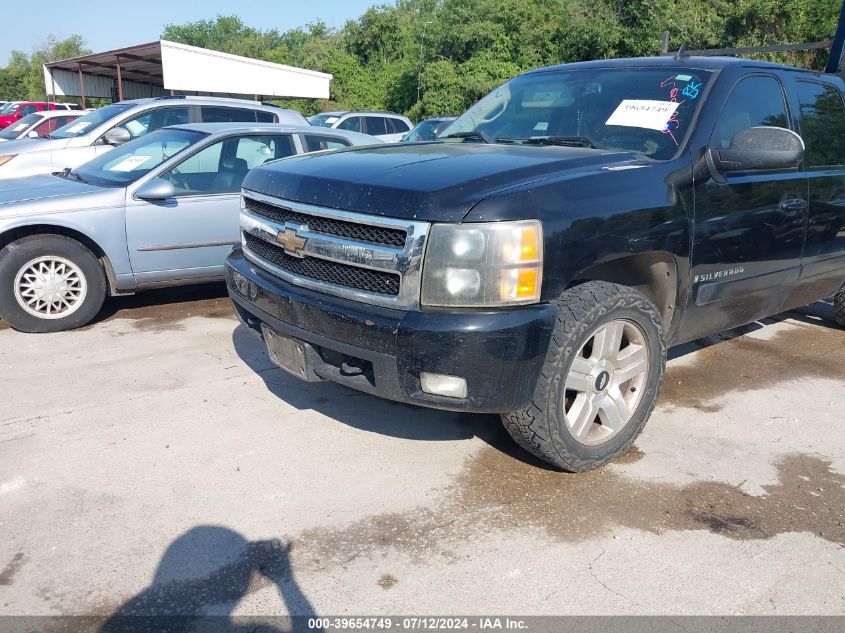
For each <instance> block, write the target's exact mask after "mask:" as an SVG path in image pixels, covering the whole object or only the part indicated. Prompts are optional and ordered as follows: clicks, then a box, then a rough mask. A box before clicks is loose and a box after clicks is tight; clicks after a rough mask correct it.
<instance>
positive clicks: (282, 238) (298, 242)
mask: <svg viewBox="0 0 845 633" xmlns="http://www.w3.org/2000/svg"><path fill="white" fill-rule="evenodd" d="M305 230H308V227H306V226H303V225H301V224H297V225H293V226H289V225H285V230H284V231H279V234H278V235H276V241H277V242H278V243H279V244H281V245H282V248H284V249H285V253H287V254H288V255H293V256H294V257H302V249H303V248H305V244H307V243H308V238H307V237H302V236H301V235H299V231H305Z"/></svg>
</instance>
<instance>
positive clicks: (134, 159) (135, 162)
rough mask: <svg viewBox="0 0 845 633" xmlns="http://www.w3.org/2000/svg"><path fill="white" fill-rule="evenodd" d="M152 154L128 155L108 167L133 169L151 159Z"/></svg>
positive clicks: (121, 169)
mask: <svg viewBox="0 0 845 633" xmlns="http://www.w3.org/2000/svg"><path fill="white" fill-rule="evenodd" d="M151 158H152V156H127V157H126V158H124V159H123V160H122V161H120V162H119V163H116V164H114V165H112V166H111V167H108V170H109V171H133V170H135V169H138V167H140V166H141V165H143V164H144V163H146V162H147V161H148V160H150V159H151Z"/></svg>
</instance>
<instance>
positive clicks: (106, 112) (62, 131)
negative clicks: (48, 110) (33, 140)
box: [50, 103, 135, 138]
mask: <svg viewBox="0 0 845 633" xmlns="http://www.w3.org/2000/svg"><path fill="white" fill-rule="evenodd" d="M134 106H135V104H134V103H113V104H111V105H107V106H103V107H102V108H99V109H97V110H92V111H91V112H89V113H88V114H86V115H85V116H81V117H79V118H78V119H76V120H75V121H71V122H70V123H68V124H67V125H65V126H64V127H60V128H59V129H58V130H56V131H55V132H53V133H52V134H51V135H50V138H75V137H77V136H82V135H83V134H85V133H87V132H90V131H91V130H93V129H94V128H95V127H97V126H98V125H100V124H101V123H104V122H106V121H108V120H109V119H111V118H114V117H116V116H117V115H118V114H120V113H121V112H125V111H126V110H128V109H129V108H132V107H134Z"/></svg>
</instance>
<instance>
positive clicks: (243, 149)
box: [0, 123, 381, 332]
mask: <svg viewBox="0 0 845 633" xmlns="http://www.w3.org/2000/svg"><path fill="white" fill-rule="evenodd" d="M380 142H381V141H379V139H377V138H375V137H372V136H367V135H365V134H358V133H355V132H345V131H342V130H328V129H323V128H314V127H305V126H302V127H299V126H283V125H278V124H258V125H256V124H251V125H249V126H247V125H242V126H238V125H237V124H232V123H198V124H190V125H180V126H173V127H169V128H163V129H161V130H157V131H155V132H151V133H150V134H148V135H146V136H143V137H141V138H138V139H136V140H134V141H130V142H129V143H126V144H125V145H121V146H119V147H118V148H116V149H114V150H112V151H111V152H108V153H107V154H103V155H102V156H99V157H97V158H95V159H94V160H92V161H90V162H88V163H85V164H83V165H81V166H80V167H77V168H75V169H73V170H64V171H62V172H57V173H54V174H47V175H40V176H30V177H28V178H19V179H12V180H6V181H2V182H0V318H2V319H4V320H5V321H7V322H8V323H9V324H10V325H11V326H12V327H13V328H15V329H18V330H21V331H25V332H54V331H58V330H66V329H70V328H75V327H79V326H82V325H84V324H86V323H88V322H89V321H90V320H91V319H93V318H94V316H96V314H97V312H98V311H99V309H100V307H101V306H102V304H103V301H104V300H105V298H106V296H107V295H116V294H125V293H132V292H135V291H138V290H142V289H145V288H151V287H156V286H161V285H176V284H189V283H200V282H206V281H214V280H219V279H222V278H223V260H224V259H225V257H226V254H227V252H228V251H229V249H230V248H231V246H232V244H234V243H235V242H236V241H237V240H238V236H239V228H238V227H239V212H240V202H239V197H240V188H241V183H242V182H243V179H244V177H245V176H246V174H247V172H248V171H249V170H250V169H251V168H253V167H256V166H258V165H262V164H264V163H267V162H270V161H274V160H279V159H284V158H285V157H287V156H293V155H295V154H302V153H306V152H311V151H320V150H332V149H339V148H343V147H348V146H352V145H372V144H377V143H380Z"/></svg>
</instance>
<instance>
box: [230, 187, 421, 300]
mask: <svg viewBox="0 0 845 633" xmlns="http://www.w3.org/2000/svg"><path fill="white" fill-rule="evenodd" d="M241 206H242V209H241V244H242V246H243V250H244V255H245V256H246V257H247V259H249V260H250V261H252V262H253V263H254V264H256V265H258V266H260V267H261V268H264V269H265V270H268V271H269V272H271V273H273V274H275V275H277V276H279V277H281V278H282V279H285V280H286V281H289V282H291V283H293V284H296V285H298V286H303V287H306V288H312V289H315V290H318V291H321V292H325V293H327V294H332V295H335V296H339V297H345V298H348V299H354V300H356V301H362V302H365V303H372V304H376V305H382V306H386V307H394V308H399V309H411V308H414V307H417V306H418V305H419V297H420V275H421V271H422V257H423V250H424V247H425V239H426V236H427V234H428V229H429V224H428V223H427V222H415V221H409V220H398V219H393V218H382V217H380V216H372V215H364V214H359V213H351V212H347V211H339V210H336V209H328V208H324V207H316V206H313V205H307V204H302V203H298V202H292V201H289V200H281V199H277V198H272V197H270V196H265V195H264V194H259V193H257V192H253V191H249V190H244V191H243V198H242V205H241Z"/></svg>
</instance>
